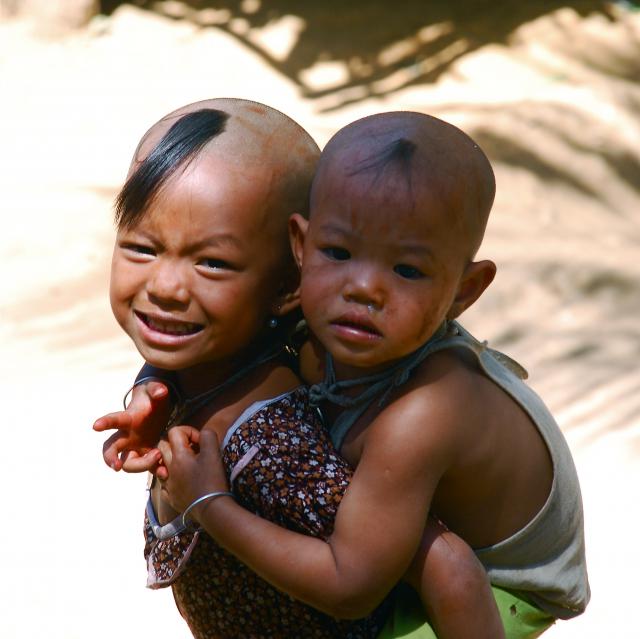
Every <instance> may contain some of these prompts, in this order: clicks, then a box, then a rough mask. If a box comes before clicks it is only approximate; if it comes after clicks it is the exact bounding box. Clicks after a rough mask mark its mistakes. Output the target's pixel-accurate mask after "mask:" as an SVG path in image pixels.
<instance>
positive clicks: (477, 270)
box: [447, 260, 496, 320]
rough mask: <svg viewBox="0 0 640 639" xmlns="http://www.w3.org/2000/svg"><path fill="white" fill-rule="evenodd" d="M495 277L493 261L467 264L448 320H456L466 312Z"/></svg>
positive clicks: (448, 314)
mask: <svg viewBox="0 0 640 639" xmlns="http://www.w3.org/2000/svg"><path fill="white" fill-rule="evenodd" d="M495 275H496V265H495V264H494V263H493V262H492V261H491V260H481V261H480V262H470V263H469V264H467V266H466V268H465V269H464V272H463V273H462V277H461V278H460V284H459V286H458V292H457V293H456V296H455V298H454V300H453V303H452V304H451V307H450V308H449V312H448V313H447V319H450V320H451V319H455V318H456V317H458V316H459V315H461V314H462V312H463V311H466V310H467V309H468V308H469V307H470V306H471V305H472V304H473V303H474V302H475V301H476V300H477V299H478V298H479V297H480V296H481V295H482V294H483V293H484V291H485V289H486V288H487V287H488V286H489V284H491V282H492V281H493V278H494V277H495Z"/></svg>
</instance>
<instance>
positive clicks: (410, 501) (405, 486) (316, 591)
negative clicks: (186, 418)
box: [163, 404, 446, 618]
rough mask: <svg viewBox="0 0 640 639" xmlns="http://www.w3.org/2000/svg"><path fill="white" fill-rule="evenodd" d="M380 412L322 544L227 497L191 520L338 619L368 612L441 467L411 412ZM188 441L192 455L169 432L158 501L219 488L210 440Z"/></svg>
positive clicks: (413, 543) (440, 457)
mask: <svg viewBox="0 0 640 639" xmlns="http://www.w3.org/2000/svg"><path fill="white" fill-rule="evenodd" d="M387 413H388V414H387V415H385V418H384V419H383V418H382V417H380V418H378V420H376V422H375V423H374V424H372V426H371V427H370V429H369V433H368V436H367V444H366V446H365V449H364V452H363V455H362V458H361V461H360V464H359V466H358V469H357V471H356V473H355V475H354V477H353V480H352V483H351V485H350V487H349V490H348V491H347V493H346V495H345V497H344V500H343V501H342V504H341V505H340V508H339V510H338V514H337V517H336V522H335V530H334V533H333V535H332V536H331V538H330V539H329V543H326V542H324V541H322V540H319V539H316V538H312V537H308V536H305V535H301V534H298V533H294V532H292V531H290V530H286V529H284V528H280V527H279V526H277V525H275V524H273V523H271V522H268V521H266V520H263V519H260V518H259V517H257V516H255V515H253V514H252V513H250V512H248V511H246V510H244V509H243V508H241V507H240V506H238V505H237V504H236V503H234V502H233V500H231V499H229V498H226V497H223V498H217V499H215V500H212V501H209V502H206V503H205V504H204V505H202V506H200V507H198V508H196V509H195V511H194V513H193V515H194V517H195V518H196V519H198V521H199V522H200V524H201V525H202V526H203V527H204V528H205V529H206V530H207V531H208V532H209V533H210V534H211V535H212V536H213V537H214V538H215V539H216V541H218V543H220V544H221V545H222V546H223V547H225V548H226V549H227V550H229V551H230V552H232V553H233V554H235V555H236V556H237V557H238V558H239V559H241V560H242V561H243V562H244V563H245V564H247V565H248V566H249V567H250V568H252V569H253V570H254V571H255V572H256V573H258V574H259V575H261V576H262V577H263V578H265V579H266V580H267V581H269V582H271V583H272V584H273V585H275V586H276V587H278V588H280V589H282V590H284V591H286V592H288V593H289V594H291V595H292V596H294V597H296V598H298V599H300V600H302V601H304V602H306V603H308V604H310V605H312V606H314V607H315V608H318V609H320V610H322V611H324V612H327V613H329V614H332V615H334V616H338V617H343V618H348V617H354V618H356V617H361V616H363V615H365V614H367V613H368V612H370V611H371V610H372V609H373V608H374V607H375V606H376V605H377V604H378V603H380V601H381V600H382V599H383V598H384V597H385V595H386V594H387V593H388V592H389V590H391V588H392V587H393V586H394V585H395V584H396V583H397V582H398V581H399V580H400V578H401V577H402V575H403V574H404V572H405V571H406V569H407V567H408V566H409V564H410V562H411V559H412V557H413V555H414V553H415V551H416V549H417V547H418V545H419V542H420V539H421V536H422V531H423V529H424V525H425V521H426V518H427V512H428V507H429V502H430V500H431V496H432V493H433V490H434V488H435V485H436V484H437V481H438V479H439V476H440V474H441V472H442V470H443V469H444V467H445V466H446V458H445V457H446V456H445V453H446V447H444V446H440V447H438V446H434V443H437V441H438V440H437V439H434V440H433V441H432V440H431V438H429V437H425V436H424V434H425V429H424V428H421V429H420V431H419V432H420V433H421V435H422V436H421V437H420V438H418V439H416V436H415V435H416V433H417V432H418V429H417V428H415V426H414V425H412V424H414V423H415V419H412V418H411V410H410V407H408V406H407V405H406V404H405V406H404V408H403V412H402V415H404V418H403V421H402V423H398V421H397V420H398V416H399V414H400V413H399V412H398V411H387ZM416 416H417V415H416ZM414 431H415V432H414ZM427 432H428V431H427ZM197 439H199V445H200V451H199V453H196V452H194V449H193V448H192V441H193V440H190V437H189V435H188V434H187V433H186V431H184V430H180V429H173V430H172V431H171V433H170V435H169V444H167V447H170V452H171V453H172V458H171V460H170V461H167V460H168V458H169V454H168V453H169V451H167V454H165V451H164V450H163V456H164V458H165V461H167V465H168V468H169V480H168V481H167V482H166V484H165V488H166V491H167V494H166V497H167V498H168V500H169V501H170V502H171V503H172V504H173V506H174V507H175V508H176V509H177V510H184V508H185V507H186V506H187V505H188V504H189V503H191V502H192V501H193V500H194V499H195V498H196V497H199V496H200V495H202V494H204V493H207V492H211V491H218V490H225V489H226V487H227V484H226V478H225V475H224V470H223V468H222V465H221V463H220V459H219V453H218V446H217V441H216V439H215V436H214V435H213V434H212V433H210V432H209V431H203V432H202V433H201V434H200V435H199V437H197ZM427 460H429V463H427Z"/></svg>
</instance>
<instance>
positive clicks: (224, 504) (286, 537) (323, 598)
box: [197, 497, 395, 619]
mask: <svg viewBox="0 0 640 639" xmlns="http://www.w3.org/2000/svg"><path fill="white" fill-rule="evenodd" d="M197 519H198V521H199V522H200V524H201V525H202V527H203V528H204V529H205V530H206V531H207V532H208V533H209V534H210V535H211V536H212V537H213V538H214V539H215V540H216V541H217V542H218V543H219V544H220V545H221V546H222V547H223V548H225V549H226V550H227V551H229V552H230V553H232V554H233V555H235V556H236V557H237V558H238V559H240V561H242V562H243V563H244V564H246V565H247V566H248V567H249V568H251V569H252V570H253V571H254V572H255V573H256V574H258V575H259V576H260V577H262V578H263V579H265V581H268V582H269V583H271V584H272V585H273V586H275V587H276V588H278V589H280V590H283V591H284V592H286V593H288V594H289V595H291V596H292V597H294V598H296V599H298V600H300V601H303V602H304V603H306V604H308V605H310V606H312V607H314V608H316V609H318V610H321V611H322V612H325V613H327V614H329V615H332V616H334V617H338V618H342V619H357V618H360V617H363V616H365V615H367V614H369V613H370V612H371V611H372V610H374V609H375V608H376V606H377V605H378V604H379V603H380V602H381V601H382V600H383V599H384V597H385V596H386V594H387V593H388V591H389V590H390V589H391V588H392V587H393V585H394V584H395V581H391V583H384V584H383V583H380V582H379V580H378V579H376V578H375V577H376V575H375V574H372V573H371V572H369V571H367V570H359V569H358V568H357V565H356V564H354V562H353V561H352V560H351V561H350V553H346V552H342V551H341V550H340V548H339V547H338V548H336V547H335V546H334V545H332V543H331V540H330V541H329V542H325V541H323V540H321V539H317V538H313V537H308V536H306V535H302V534H300V533H297V532H293V531H290V530H287V529H285V528H281V527H280V526H278V525H276V524H274V523H272V522H270V521H267V520H265V519H262V518H260V517H258V516H256V515H254V514H253V513H250V512H249V511H247V510H245V509H244V508H242V507H241V506H240V505H238V504H237V503H235V502H234V501H233V500H232V499H229V498H226V497H223V498H217V499H215V500H213V501H210V502H207V503H205V504H203V506H201V507H200V509H199V512H198V515H197Z"/></svg>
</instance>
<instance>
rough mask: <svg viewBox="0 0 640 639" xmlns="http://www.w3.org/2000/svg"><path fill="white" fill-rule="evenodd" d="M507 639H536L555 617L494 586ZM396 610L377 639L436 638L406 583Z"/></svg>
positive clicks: (398, 595) (396, 596) (400, 588)
mask: <svg viewBox="0 0 640 639" xmlns="http://www.w3.org/2000/svg"><path fill="white" fill-rule="evenodd" d="M492 590H493V595H494V597H495V598H496V603H497V604H498V611H499V612H500V617H501V618H502V623H503V625H504V628H505V634H506V636H507V639H535V637H539V636H540V635H541V634H542V633H543V632H544V631H545V630H548V629H549V628H550V627H551V626H552V625H553V624H554V623H555V617H552V616H551V615H550V614H549V613H546V612H544V610H541V609H540V608H538V607H537V606H534V605H533V604H531V603H529V602H528V601H526V600H525V599H523V598H522V597H520V596H518V595H516V594H515V593H513V592H510V591H508V590H503V589H502V588H498V587H496V586H492ZM393 596H394V599H395V601H394V608H393V611H392V613H391V616H390V617H389V619H388V621H387V624H386V625H385V627H384V629H383V630H382V633H381V634H380V635H379V636H378V639H437V638H436V634H435V632H434V631H433V630H432V628H431V626H430V625H429V622H428V621H427V617H426V615H425V613H424V609H423V607H422V604H421V602H420V599H419V598H418V596H417V595H416V593H415V592H414V591H413V590H412V589H411V588H410V587H409V586H406V585H405V584H401V585H400V586H398V587H397V588H396V591H395V593H394V595H393Z"/></svg>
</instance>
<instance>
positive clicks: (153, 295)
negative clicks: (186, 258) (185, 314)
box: [147, 258, 189, 307]
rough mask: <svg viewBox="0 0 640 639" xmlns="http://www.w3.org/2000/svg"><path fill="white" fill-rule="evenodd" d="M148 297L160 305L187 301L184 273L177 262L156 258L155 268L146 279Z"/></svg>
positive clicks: (180, 303)
mask: <svg viewBox="0 0 640 639" xmlns="http://www.w3.org/2000/svg"><path fill="white" fill-rule="evenodd" d="M147 293H148V295H149V299H150V300H151V301H153V302H154V303H156V304H159V305H161V306H165V307H167V306H169V307H175V306H184V305H186V304H188V302H189V289H188V286H187V282H186V275H185V273H184V272H183V269H182V268H181V266H180V265H179V264H176V263H175V262H173V261H171V260H163V259H162V258H160V259H157V260H156V264H155V268H154V269H153V272H152V274H151V277H150V278H149V280H148V281H147Z"/></svg>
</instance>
